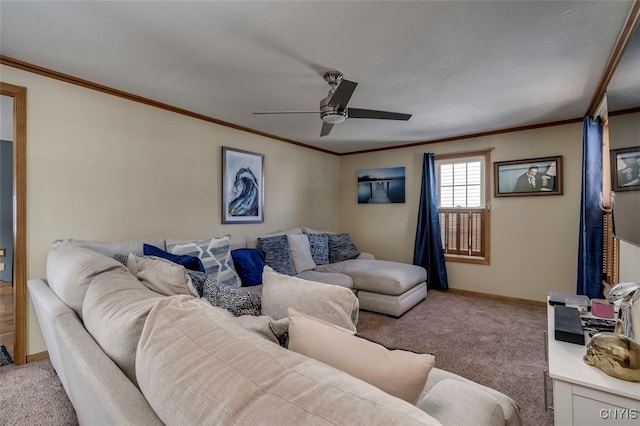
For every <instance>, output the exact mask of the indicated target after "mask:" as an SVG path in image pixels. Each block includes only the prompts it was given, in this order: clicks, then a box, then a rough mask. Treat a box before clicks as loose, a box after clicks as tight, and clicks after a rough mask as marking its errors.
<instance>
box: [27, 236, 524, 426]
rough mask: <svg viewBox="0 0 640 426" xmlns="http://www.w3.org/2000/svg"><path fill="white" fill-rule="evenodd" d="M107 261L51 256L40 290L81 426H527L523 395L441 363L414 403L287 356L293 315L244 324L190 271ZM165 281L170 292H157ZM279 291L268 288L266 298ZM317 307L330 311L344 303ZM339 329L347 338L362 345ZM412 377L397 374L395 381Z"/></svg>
mask: <svg viewBox="0 0 640 426" xmlns="http://www.w3.org/2000/svg"><path fill="white" fill-rule="evenodd" d="M156 243H158V242H156ZM91 244H94V243H91ZM85 245H90V244H85ZM95 245H96V246H99V247H98V248H99V249H100V250H101V251H102V252H103V253H106V252H109V251H111V249H114V250H113V252H115V253H123V252H127V251H129V252H130V253H131V254H130V255H129V259H131V257H132V256H133V257H134V258H135V257H136V255H135V253H138V254H141V249H142V247H141V246H140V244H139V243H137V242H124V243H107V244H99V243H95ZM94 248H95V247H94ZM103 253H99V252H97V251H95V250H92V249H87V248H86V247H79V246H78V245H74V244H73V243H71V242H66V243H65V242H59V243H57V244H56V245H55V246H54V247H53V248H52V249H51V251H50V253H49V256H48V260H47V278H46V279H37V280H31V281H29V283H28V288H29V292H30V295H31V299H32V301H33V304H34V307H35V310H36V314H37V317H38V321H39V323H40V327H41V330H42V333H43V337H44V340H45V343H46V346H47V350H48V352H49V356H50V359H51V362H52V364H53V366H54V368H55V369H56V372H57V373H58V375H59V377H60V380H61V382H62V384H63V386H64V388H65V390H66V392H67V394H68V395H69V398H70V400H71V402H72V403H73V405H74V407H75V410H76V413H77V415H78V419H79V421H80V423H81V424H98V425H99V424H105V425H107V424H120V425H142V424H144V425H154V424H158V425H160V424H168V425H181V424H222V425H223V424H237V425H240V424H247V425H248V424H265V425H270V424H274V425H275V424H313V425H316V424H317V425H322V424H334V425H335V424H345V425H346V424H348V425H358V424H362V425H365V424H366V425H371V424H385V425H386V424H403V425H410V424H429V425H437V424H445V425H447V424H452V425H453V424H456V425H512V426H517V425H520V424H521V420H520V414H519V409H518V406H517V404H516V403H515V402H514V401H513V400H512V399H511V398H509V397H507V396H505V395H503V394H501V393H499V392H497V391H495V390H493V389H489V388H487V387H484V386H481V385H479V384H477V383H473V382H470V381H468V380H466V379H464V378H462V377H460V376H456V375H454V374H451V373H448V372H445V371H443V370H439V369H437V368H432V367H433V365H432V364H430V365H427V371H426V373H427V374H428V377H427V379H426V383H425V384H424V388H423V389H422V391H419V392H418V393H417V394H416V395H415V398H416V400H415V401H412V402H408V401H407V400H406V399H404V398H402V397H401V396H394V395H393V394H389V393H388V392H386V391H383V390H381V389H380V388H378V387H377V386H374V385H372V384H371V382H369V381H367V380H366V379H363V378H360V376H353V375H352V374H350V373H349V372H346V371H343V370H341V369H339V368H336V367H333V366H332V364H330V363H329V364H327V363H325V362H321V361H318V360H317V359H314V358H312V357H310V356H307V355H304V354H303V353H302V351H293V350H288V349H286V348H285V347H283V346H282V344H281V342H279V341H278V339H276V338H274V336H276V334H277V333H276V331H275V330H277V329H280V330H282V327H283V325H284V324H283V322H284V323H288V324H289V327H291V324H293V323H292V322H290V321H293V320H292V319H291V318H292V317H291V315H293V314H291V312H289V318H283V319H274V318H271V317H267V316H254V317H247V316H241V317H234V316H233V315H231V314H230V313H229V312H227V311H225V310H224V309H221V308H217V307H214V306H211V305H209V304H208V303H206V302H204V301H203V300H202V299H199V298H197V297H194V296H193V295H192V294H191V293H192V291H191V290H190V288H191V287H190V286H189V285H188V282H190V281H189V279H188V278H185V276H188V275H185V274H184V268H182V267H181V266H178V265H175V264H172V265H167V263H168V262H166V261H163V262H161V265H160V266H161V267H162V268H169V269H162V271H163V272H162V273H156V274H155V278H152V277H153V276H154V274H153V271H154V270H153V269H149V270H148V271H146V272H145V270H144V268H142V267H141V266H140V265H144V262H142V263H140V264H139V265H138V266H137V267H136V271H135V272H133V271H132V270H131V269H129V268H128V267H127V266H128V265H127V266H125V265H123V264H122V263H120V262H118V261H117V260H115V259H113V257H110V256H108V255H105V254H103ZM140 259H142V258H141V257H140ZM145 262H146V261H145ZM154 265H155V264H154ZM154 267H155V266H154ZM176 268H177V269H176ZM149 271H151V273H149ZM180 271H182V272H180ZM176 272H177V273H176ZM134 273H135V274H134ZM274 274H276V273H275V272H274ZM276 275H277V276H278V277H279V279H283V280H301V279H299V278H290V277H287V276H285V275H281V274H276ZM155 280H159V281H161V282H162V283H161V284H162V285H160V284H157V286H155V287H154V286H151V287H150V286H149V282H155ZM183 281H184V282H183ZM306 283H308V284H309V285H310V286H311V285H313V283H312V282H306ZM154 285H156V284H154ZM272 285H274V284H273V283H271V282H269V283H267V282H266V281H265V283H264V286H265V287H264V290H265V293H266V291H267V290H268V289H270V288H271V287H268V286H272ZM315 285H320V286H322V287H323V289H331V288H333V289H334V290H336V291H337V293H340V294H341V296H340V297H344V300H345V303H342V304H341V306H343V307H347V306H352V307H354V309H357V305H358V303H357V299H356V298H355V296H354V295H353V293H352V292H351V291H347V290H345V289H342V288H339V287H337V286H326V285H322V284H315ZM303 287H305V286H303ZM178 288H182V289H183V290H181V291H178V290H176V289H178ZM184 289H186V290H184ZM338 290H341V292H340V291H338ZM269 291H271V290H269ZM271 294H272V295H273V292H272V293H271ZM280 294H282V295H283V297H287V294H288V292H283V293H280ZM265 296H266V294H265ZM349 298H352V299H349ZM320 299H322V298H320ZM292 303H293V304H295V302H292ZM314 303H317V305H318V306H320V307H321V309H320V310H317V311H315V312H314V313H319V314H321V313H322V312H321V311H322V309H325V308H326V307H327V306H330V305H331V306H333V304H327V303H324V301H322V300H321V301H318V300H315V301H314ZM330 309H333V310H335V309H337V308H335V306H333V307H331V308H330ZM340 309H341V308H340ZM340 309H338V311H339V310H340ZM347 311H348V309H347ZM345 314H348V312H345ZM296 315H297V314H296ZM347 316H348V315H347ZM318 324H320V325H322V322H318ZM323 326H325V327H327V326H329V327H336V326H334V325H331V324H328V323H327V324H325V325H323ZM354 328H355V326H354ZM338 329H340V330H341V331H340V332H339V333H338V334H339V336H341V337H340V338H341V339H356V340H357V339H359V338H358V337H357V336H352V335H348V333H347V332H346V331H344V330H345V329H344V328H342V327H338ZM290 331H292V330H290ZM298 333H300V331H298ZM344 333H347V334H344ZM310 334H311V335H310V336H307V337H308V338H310V339H308V340H310V341H311V342H312V343H313V342H314V340H317V339H316V334H315V333H310ZM276 337H277V336H276ZM357 341H358V344H364V345H374V346H376V348H377V349H376V350H381V351H386V349H384V348H381V347H380V346H379V345H376V344H374V343H363V342H362V341H361V339H360V340H357ZM316 343H317V342H316ZM331 352H332V351H331ZM409 356H410V357H413V356H415V357H426V358H420V360H423V359H427V360H428V359H429V358H428V357H429V356H430V355H419V354H417V355H416V354H413V355H409ZM343 359H344V360H349V359H353V360H355V361H361V360H365V359H368V356H363V355H358V354H353V355H352V356H345V357H343ZM412 359H414V358H412ZM420 362H422V361H420ZM358 364H362V362H358ZM373 369H374V370H375V368H373ZM400 370H402V368H400V365H399V366H398V368H397V370H393V369H392V370H391V373H392V374H391V376H390V379H389V380H390V381H392V380H393V379H394V376H395V375H396V374H397V375H401V372H400ZM412 376H414V375H412ZM410 379H412V380H413V379H414V377H410ZM410 381H411V380H410ZM403 387H404V385H402V384H400V388H403ZM403 399H404V400H403Z"/></svg>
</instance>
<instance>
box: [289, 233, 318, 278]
mask: <svg viewBox="0 0 640 426" xmlns="http://www.w3.org/2000/svg"><path fill="white" fill-rule="evenodd" d="M287 242H288V244H289V253H291V260H293V265H294V266H295V268H296V272H297V273H300V272H304V271H308V270H309V269H313V268H315V267H316V262H314V261H313V257H312V256H311V247H310V246H309V238H308V237H307V236H306V235H305V234H287Z"/></svg>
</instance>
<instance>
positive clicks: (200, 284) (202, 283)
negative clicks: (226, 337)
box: [187, 271, 262, 317]
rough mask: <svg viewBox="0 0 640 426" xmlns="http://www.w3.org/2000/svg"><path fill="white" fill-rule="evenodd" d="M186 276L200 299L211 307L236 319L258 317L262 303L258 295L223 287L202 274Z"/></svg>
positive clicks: (190, 273) (191, 273)
mask: <svg viewBox="0 0 640 426" xmlns="http://www.w3.org/2000/svg"><path fill="white" fill-rule="evenodd" d="M187 275H189V277H191V281H192V282H193V285H194V287H195V288H196V289H197V290H198V293H200V294H201V296H202V298H203V299H204V300H206V301H207V302H209V303H210V304H211V305H212V306H217V307H219V308H223V309H226V310H227V311H229V312H231V313H232V314H233V315H234V316H236V317H239V316H242V315H253V316H260V314H261V304H262V303H261V300H260V296H259V295H258V294H256V293H252V292H249V291H246V290H241V289H239V288H229V287H223V286H221V285H220V284H218V282H217V281H215V280H213V279H211V277H210V276H208V275H206V274H203V273H202V272H195V271H193V272H192V271H187Z"/></svg>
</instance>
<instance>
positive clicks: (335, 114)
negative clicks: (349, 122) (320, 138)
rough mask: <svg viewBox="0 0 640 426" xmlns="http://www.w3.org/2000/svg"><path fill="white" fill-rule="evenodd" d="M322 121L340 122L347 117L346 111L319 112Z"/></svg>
mask: <svg viewBox="0 0 640 426" xmlns="http://www.w3.org/2000/svg"><path fill="white" fill-rule="evenodd" d="M320 117H321V118H322V121H324V122H325V123H329V124H338V123H342V122H344V121H345V120H346V119H347V112H346V111H332V112H323V113H322V114H320Z"/></svg>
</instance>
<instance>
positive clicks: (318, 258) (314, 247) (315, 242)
mask: <svg viewBox="0 0 640 426" xmlns="http://www.w3.org/2000/svg"><path fill="white" fill-rule="evenodd" d="M306 235H307V238H309V249H310V250H311V257H312V258H313V261H314V262H315V263H316V265H326V264H327V263H329V235H328V234H312V233H311V234H306Z"/></svg>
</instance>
